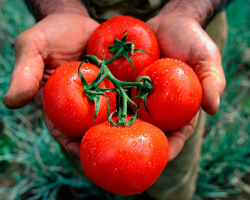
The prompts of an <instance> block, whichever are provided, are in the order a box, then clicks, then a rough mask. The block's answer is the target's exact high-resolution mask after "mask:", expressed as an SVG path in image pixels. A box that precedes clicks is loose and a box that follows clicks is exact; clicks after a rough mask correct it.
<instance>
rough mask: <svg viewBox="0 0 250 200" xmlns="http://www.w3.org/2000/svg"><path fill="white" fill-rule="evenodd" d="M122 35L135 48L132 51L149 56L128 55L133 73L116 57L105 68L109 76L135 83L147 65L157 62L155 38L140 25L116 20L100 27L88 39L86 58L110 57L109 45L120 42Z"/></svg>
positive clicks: (142, 23) (127, 63) (143, 25)
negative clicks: (124, 35) (141, 51)
mask: <svg viewBox="0 0 250 200" xmlns="http://www.w3.org/2000/svg"><path fill="white" fill-rule="evenodd" d="M126 30H128V31H127V32H126V34H127V38H132V39H129V40H128V42H132V41H133V44H134V45H135V49H141V50H144V51H147V52H150V54H149V53H139V52H134V56H132V55H131V54H129V55H130V58H131V59H132V62H133V64H134V68H135V73H134V71H133V68H132V66H131V64H130V63H129V62H128V60H127V59H126V58H125V57H123V56H122V57H119V58H118V59H116V60H115V61H114V62H112V63H111V64H109V65H108V67H109V69H110V71H111V73H112V74H113V75H114V76H115V77H116V78H117V79H119V80H121V81H135V79H136V77H137V75H138V74H139V73H140V72H141V71H142V70H143V69H144V68H145V67H147V66H148V65H150V64H151V63H153V62H154V61H156V60H157V59H159V47H158V43H157V40H156V37H155V35H154V33H153V32H152V30H151V29H150V28H149V27H148V26H147V25H146V24H145V23H144V22H142V21H140V20H138V19H135V18H132V17H127V16H117V17H113V18H111V19H109V20H107V21H106V22H104V23H102V24H101V25H100V26H99V27H98V28H97V29H96V30H95V31H94V32H93V33H92V35H91V37H90V39H89V42H88V46H87V54H92V55H95V56H97V57H98V58H99V59H101V60H103V59H104V55H105V60H108V59H110V58H111V57H113V55H114V53H113V52H112V51H110V50H109V46H110V45H114V39H115V38H117V39H119V40H121V38H122V37H123V33H124V32H125V31H126Z"/></svg>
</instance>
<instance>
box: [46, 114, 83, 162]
mask: <svg viewBox="0 0 250 200" xmlns="http://www.w3.org/2000/svg"><path fill="white" fill-rule="evenodd" d="M43 118H44V122H45V124H46V126H47V128H48V130H49V132H50V134H51V136H52V137H53V138H54V139H55V140H56V141H57V142H58V143H59V144H60V145H61V146H62V147H63V148H64V149H65V150H66V151H67V152H69V154H71V155H72V156H74V157H76V158H78V159H80V144H81V139H80V138H75V137H69V136H67V135H65V134H64V133H62V132H61V131H59V130H58V129H56V127H55V126H54V125H53V124H52V122H51V121H50V120H49V118H48V116H47V115H46V113H45V111H44V110H43Z"/></svg>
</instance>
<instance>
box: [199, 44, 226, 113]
mask: <svg viewBox="0 0 250 200" xmlns="http://www.w3.org/2000/svg"><path fill="white" fill-rule="evenodd" d="M211 48H212V49H208V52H210V54H209V55H208V56H207V58H205V59H200V61H199V62H198V64H197V66H196V67H195V72H196V73H197V75H198V77H199V79H200V81H201V86H202V94H203V96H202V104H201V105H202V108H203V110H204V111H205V112H206V113H208V114H210V115H214V114H216V112H217V111H218V109H219V104H220V96H221V95H222V93H223V91H224V89H225V85H226V80H225V76H224V72H223V68H222V64H221V56H220V53H219V50H218V48H217V47H216V46H215V44H214V45H213V46H212V47H211Z"/></svg>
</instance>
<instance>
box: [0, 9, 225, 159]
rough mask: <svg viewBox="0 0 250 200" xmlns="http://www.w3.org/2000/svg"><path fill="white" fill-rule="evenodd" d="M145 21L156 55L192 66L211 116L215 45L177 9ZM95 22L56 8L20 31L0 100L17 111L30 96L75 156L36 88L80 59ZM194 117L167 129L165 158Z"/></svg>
mask: <svg viewBox="0 0 250 200" xmlns="http://www.w3.org/2000/svg"><path fill="white" fill-rule="evenodd" d="M146 23H147V24H148V26H149V27H150V28H151V29H152V30H153V32H154V33H155V36H156V38H157V40H158V43H159V47H160V52H161V55H162V57H170V58H176V59H179V60H182V61H183V62H185V63H187V64H188V65H190V66H191V67H192V68H193V69H194V71H195V73H196V74H197V76H198V78H199V80H200V82H201V85H202V92H203V97H202V108H203V110H204V111H205V112H206V113H208V114H215V113H216V112H217V110H218V107H219V103H220V96H221V94H222V92H223V90H224V87H225V78H224V72H223V69H222V65H221V56H220V52H219V50H218V48H217V46H216V45H215V43H214V42H213V41H212V40H211V38H210V37H209V36H208V35H207V33H206V32H205V31H204V30H203V28H202V27H201V25H200V24H199V23H198V22H197V21H196V20H195V19H193V18H192V17H188V16H185V14H183V13H175V12H171V13H168V14H163V13H161V12H160V13H159V14H158V15H156V16H155V17H153V18H151V19H150V20H149V21H147V22H146ZM98 26H99V23H97V22H96V21H95V20H93V19H92V18H90V17H89V15H88V14H87V13H86V14H82V13H79V12H67V11H62V12H56V13H52V14H50V15H48V16H47V17H45V18H43V19H42V20H41V21H39V22H38V23H37V24H36V25H34V26H33V27H32V28H30V29H28V30H26V31H25V32H23V33H21V34H20V35H19V36H18V38H17V40H16V43H15V53H16V55H15V56H16V60H15V66H14V70H13V74H12V77H11V85H10V88H9V90H8V92H7V93H6V95H5V97H4V99H3V102H4V104H5V105H6V106H7V107H8V108H12V109H17V108H20V107H23V106H25V105H26V104H28V103H29V102H30V101H31V100H32V99H33V98H35V100H36V102H37V103H38V105H39V106H41V108H42V111H43V116H44V120H45V123H46V126H47V128H48V130H49V131H50V133H51V135H52V137H53V138H54V139H55V140H56V141H57V142H58V143H59V144H60V145H61V146H62V147H63V148H65V149H66V150H67V151H68V152H69V153H70V154H72V155H73V156H75V157H77V158H79V148H80V138H72V137H69V136H67V135H65V134H63V133H62V132H60V131H59V130H57V129H56V128H55V126H54V125H53V124H52V123H51V122H50V120H49V119H48V117H47V115H46V113H45V112H44V109H43V97H42V90H43V87H44V85H45V83H46V81H47V80H48V78H49V76H50V75H51V74H52V73H53V71H54V70H55V68H56V67H58V66H61V65H62V64H65V63H68V62H72V61H78V60H81V58H82V56H83V55H84V52H85V48H86V45H87V42H88V39H89V37H90V35H91V33H92V32H93V31H94V30H95V29H96V28H97V27H98ZM198 115H199V113H197V115H196V116H195V117H194V118H193V119H192V120H191V121H190V122H189V123H188V124H187V125H185V126H183V127H182V128H181V129H179V130H176V131H173V132H169V133H167V134H168V140H169V146H170V147H169V149H170V152H169V161H171V160H173V159H174V158H175V157H176V156H177V155H178V154H179V152H180V151H181V149H182V148H183V146H184V143H185V141H186V140H187V139H188V138H189V137H190V136H191V135H192V134H193V133H194V129H195V127H196V125H197V120H198Z"/></svg>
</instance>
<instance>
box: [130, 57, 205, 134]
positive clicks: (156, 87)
mask: <svg viewBox="0 0 250 200" xmlns="http://www.w3.org/2000/svg"><path fill="white" fill-rule="evenodd" d="M141 76H149V77H150V78H151V81H152V84H153V89H152V90H151V91H150V93H149V95H148V96H147V101H146V104H147V108H148V110H149V113H150V117H151V118H150V117H149V115H148V113H147V112H146V109H145V107H144V106H141V108H140V110H139V117H140V118H141V119H143V120H145V121H147V122H149V123H151V124H154V125H155V126H157V127H159V128H160V129H161V130H163V131H173V130H177V129H179V128H181V127H183V126H184V125H186V124H187V123H188V122H189V121H190V120H191V119H192V118H193V117H194V116H195V114H196V113H197V111H198V110H199V108H200V105H201V100H202V89H201V84H200V81H199V79H198V77H197V76H196V74H195V72H194V71H193V69H192V68H191V67H189V66H188V65H186V64H185V63H183V62H182V61H179V60H175V59H170V58H165V59H160V60H158V61H156V62H154V63H153V64H151V65H150V66H148V67H147V68H146V69H144V70H143V71H142V72H141V73H140V75H139V76H138V77H141ZM132 93H133V94H132V96H135V91H133V92H132ZM135 102H137V101H135Z"/></svg>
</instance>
